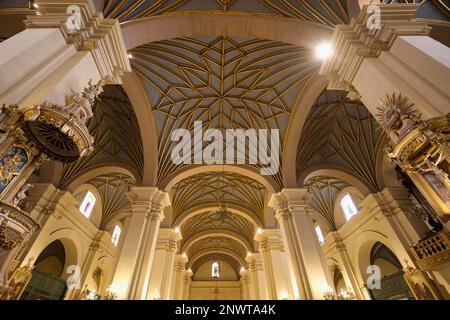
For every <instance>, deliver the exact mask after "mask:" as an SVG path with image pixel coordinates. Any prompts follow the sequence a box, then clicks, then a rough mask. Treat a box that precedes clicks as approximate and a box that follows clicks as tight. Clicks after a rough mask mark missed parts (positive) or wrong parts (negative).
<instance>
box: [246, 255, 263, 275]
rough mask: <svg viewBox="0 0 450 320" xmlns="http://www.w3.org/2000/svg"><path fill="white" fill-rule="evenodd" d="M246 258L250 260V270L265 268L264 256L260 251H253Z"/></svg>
mask: <svg viewBox="0 0 450 320" xmlns="http://www.w3.org/2000/svg"><path fill="white" fill-rule="evenodd" d="M245 260H246V261H247V262H248V270H250V271H260V270H263V264H262V258H261V255H260V254H259V253H251V254H249V255H247V257H246V258H245Z"/></svg>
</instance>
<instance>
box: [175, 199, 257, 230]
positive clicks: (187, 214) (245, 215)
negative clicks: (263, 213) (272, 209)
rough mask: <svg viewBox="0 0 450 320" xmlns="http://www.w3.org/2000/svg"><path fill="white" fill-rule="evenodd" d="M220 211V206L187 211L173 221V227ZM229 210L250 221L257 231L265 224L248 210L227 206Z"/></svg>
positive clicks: (212, 205)
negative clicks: (210, 212) (205, 213)
mask: <svg viewBox="0 0 450 320" xmlns="http://www.w3.org/2000/svg"><path fill="white" fill-rule="evenodd" d="M219 209H220V206H219V205H217V204H210V205H203V206H197V207H195V208H192V209H191V210H189V211H185V212H183V213H182V214H181V215H179V216H177V217H176V219H175V220H174V221H173V223H172V226H173V227H181V226H182V225H183V224H184V223H186V222H187V221H188V220H189V219H192V218H194V217H195V216H197V215H199V214H202V213H204V212H207V211H217V210H219ZM227 209H228V210H229V211H230V212H231V213H234V214H236V215H238V216H241V217H243V218H245V219H246V220H247V221H249V222H250V223H251V224H253V226H254V227H255V230H256V229H257V228H260V227H263V222H262V221H261V219H260V218H259V217H258V216H257V215H256V214H254V213H253V212H251V211H249V210H247V209H244V208H241V207H239V206H236V205H233V204H229V205H227Z"/></svg>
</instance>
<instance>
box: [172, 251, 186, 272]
mask: <svg viewBox="0 0 450 320" xmlns="http://www.w3.org/2000/svg"><path fill="white" fill-rule="evenodd" d="M188 260H189V259H188V257H187V256H186V255H185V254H177V255H175V260H174V262H173V270H174V271H177V272H184V270H185V268H186V263H187V262H188Z"/></svg>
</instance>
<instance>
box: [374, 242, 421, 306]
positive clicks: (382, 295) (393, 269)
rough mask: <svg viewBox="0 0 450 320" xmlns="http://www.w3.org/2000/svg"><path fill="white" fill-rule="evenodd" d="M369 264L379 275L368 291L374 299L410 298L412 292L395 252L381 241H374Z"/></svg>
mask: <svg viewBox="0 0 450 320" xmlns="http://www.w3.org/2000/svg"><path fill="white" fill-rule="evenodd" d="M370 265H371V266H372V270H374V274H378V275H379V276H380V279H379V283H378V284H377V283H376V282H377V279H375V283H373V284H374V285H373V286H372V285H371V283H368V291H369V293H370V295H371V298H372V299H374V300H412V299H413V294H412V292H411V291H410V289H409V287H408V284H407V283H406V281H405V279H404V277H403V274H404V271H403V267H402V264H401V263H400V261H399V260H398V258H397V257H396V256H395V254H394V253H393V252H392V251H391V250H390V249H389V248H388V247H386V246H385V245H384V244H382V243H381V242H376V243H375V244H374V245H373V247H372V249H371V251H370Z"/></svg>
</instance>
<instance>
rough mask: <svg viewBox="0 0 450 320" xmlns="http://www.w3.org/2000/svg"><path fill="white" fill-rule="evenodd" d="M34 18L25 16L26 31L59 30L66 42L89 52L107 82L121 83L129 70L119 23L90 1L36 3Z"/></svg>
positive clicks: (41, 0)
mask: <svg viewBox="0 0 450 320" xmlns="http://www.w3.org/2000/svg"><path fill="white" fill-rule="evenodd" d="M36 4H37V5H38V6H39V7H38V9H37V10H36V15H33V16H27V19H26V20H25V25H26V27H27V28H59V29H60V30H61V32H62V34H63V36H64V37H65V39H66V41H67V43H72V44H74V45H75V47H76V48H77V49H78V50H89V51H90V52H91V53H92V56H93V58H94V60H95V62H96V65H97V68H98V69H99V72H100V75H101V77H102V79H104V80H105V81H106V83H108V84H111V83H114V84H121V83H122V80H121V78H122V76H123V74H124V73H125V72H130V71H131V66H130V62H129V60H128V54H127V51H126V48H125V45H124V41H123V38H122V32H121V30H120V25H119V21H118V20H115V19H105V18H104V17H103V13H101V12H96V8H95V6H94V3H93V1H92V0H78V1H76V5H74V4H73V1H69V0H36Z"/></svg>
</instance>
